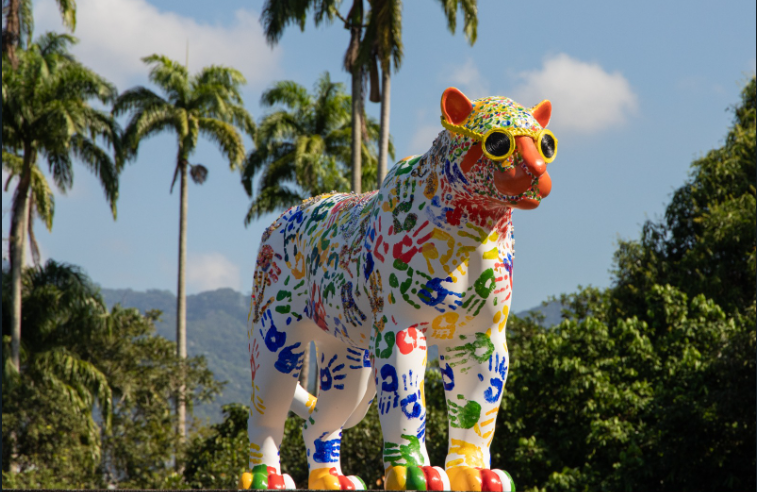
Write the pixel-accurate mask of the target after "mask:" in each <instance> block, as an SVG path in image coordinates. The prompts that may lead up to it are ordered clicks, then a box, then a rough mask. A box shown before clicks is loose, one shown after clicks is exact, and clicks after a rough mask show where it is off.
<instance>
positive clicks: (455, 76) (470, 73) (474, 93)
mask: <svg viewBox="0 0 757 492" xmlns="http://www.w3.org/2000/svg"><path fill="white" fill-rule="evenodd" d="M442 80H443V81H444V82H445V83H449V82H451V84H452V86H454V87H457V88H458V89H460V90H461V91H463V93H465V95H466V96H468V99H471V100H473V99H480V98H482V97H487V96H491V93H490V92H489V81H488V80H487V79H486V78H484V76H483V75H481V72H480V71H479V70H478V66H476V62H474V61H473V59H472V58H468V59H467V60H466V61H465V63H463V64H462V65H460V64H457V65H449V66H447V67H446V69H445V71H444V74H443V79H442Z"/></svg>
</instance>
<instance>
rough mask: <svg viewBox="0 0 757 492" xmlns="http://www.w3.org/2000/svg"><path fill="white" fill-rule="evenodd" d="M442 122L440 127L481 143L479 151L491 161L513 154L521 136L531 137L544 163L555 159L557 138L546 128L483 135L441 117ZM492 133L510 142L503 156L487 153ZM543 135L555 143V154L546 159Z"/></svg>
mask: <svg viewBox="0 0 757 492" xmlns="http://www.w3.org/2000/svg"><path fill="white" fill-rule="evenodd" d="M441 120H442V126H443V127H444V128H446V129H447V130H449V131H451V132H454V133H458V134H461V135H465V136H466V137H470V138H473V139H475V140H478V141H479V142H480V143H481V150H482V151H483V153H484V155H485V156H486V158H487V159H491V160H492V161H504V160H505V159H507V158H508V157H510V156H511V155H513V153H514V152H515V137H521V136H528V137H531V138H532V139H533V140H534V143H535V144H536V149H537V150H538V151H539V155H541V157H542V159H544V162H546V163H547V164H549V163H550V162H552V161H554V160H555V157H557V137H555V134H554V133H552V131H550V130H547V129H546V128H543V129H541V130H538V131H536V130H528V129H526V128H502V127H499V128H492V129H491V130H489V131H487V132H486V133H484V134H483V135H482V134H480V133H478V132H474V131H473V130H469V129H468V128H465V127H464V126H461V125H455V124H453V123H450V122H448V121H447V120H446V119H445V118H444V116H442V117H441ZM493 133H504V134H505V135H507V137H508V139H509V140H510V151H509V152H508V153H507V154H505V155H504V156H495V155H492V154H490V153H489V152H487V150H486V144H485V142H486V139H487V138H489V136H490V135H492V134H493ZM544 135H550V136H551V137H552V139H553V140H554V141H555V152H554V154H552V157H547V156H545V155H544V153H543V152H542V150H541V139H542V138H544Z"/></svg>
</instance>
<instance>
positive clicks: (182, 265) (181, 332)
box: [176, 157, 188, 466]
mask: <svg viewBox="0 0 757 492" xmlns="http://www.w3.org/2000/svg"><path fill="white" fill-rule="evenodd" d="M178 166H179V169H180V171H181V202H180V203H181V205H180V208H179V285H178V288H177V291H178V294H177V296H176V353H177V355H178V356H179V358H181V359H182V360H183V359H186V358H187V296H186V291H185V287H184V284H185V281H184V277H185V270H186V263H187V191H188V187H187V160H186V159H184V158H182V157H180V158H179V163H178ZM185 391H186V387H185V386H184V373H183V372H182V374H181V383H180V385H179V392H178V395H177V396H176V417H177V421H178V423H177V426H178V433H179V442H180V443H181V444H183V443H184V440H185V438H186V435H187V430H186V418H187V417H186V403H185V401H184V397H185V394H184V393H185ZM177 466H178V465H177Z"/></svg>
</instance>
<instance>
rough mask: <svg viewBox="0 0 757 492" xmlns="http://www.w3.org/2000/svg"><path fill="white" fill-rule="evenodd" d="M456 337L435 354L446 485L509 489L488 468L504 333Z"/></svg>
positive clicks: (503, 475) (503, 371) (503, 366)
mask: <svg viewBox="0 0 757 492" xmlns="http://www.w3.org/2000/svg"><path fill="white" fill-rule="evenodd" d="M492 332H494V333H492ZM460 338H461V339H462V340H461V342H462V343H461V344H460V345H457V346H451V345H450V346H446V347H444V348H443V350H442V349H441V348H440V356H439V365H440V367H441V369H442V375H443V382H444V390H445V395H446V397H447V413H448V417H449V448H448V454H447V459H446V460H445V464H444V467H445V469H446V471H447V475H448V476H449V479H450V484H451V487H452V489H451V490H475V491H496V492H507V491H514V490H515V484H514V483H513V480H512V478H511V477H510V475H509V474H508V473H507V472H505V471H503V470H497V469H495V470H492V469H490V468H491V457H490V454H489V446H490V445H491V442H492V439H493V438H494V427H495V423H496V419H497V411H498V410H499V404H500V401H501V400H502V393H503V391H504V388H505V381H506V379H507V371H508V364H509V357H508V353H507V344H506V343H505V337H504V332H497V331H495V330H489V331H488V332H486V333H475V334H474V335H473V336H467V337H460Z"/></svg>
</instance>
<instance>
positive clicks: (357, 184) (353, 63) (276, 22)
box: [260, 0, 367, 193]
mask: <svg viewBox="0 0 757 492" xmlns="http://www.w3.org/2000/svg"><path fill="white" fill-rule="evenodd" d="M340 3H341V0H267V2H266V4H265V5H264V7H263V13H262V14H261V16H260V17H261V23H262V24H263V28H264V30H265V35H266V39H267V40H268V43H269V44H271V45H275V44H276V43H278V41H279V39H281V36H282V35H283V34H284V28H285V27H286V26H287V25H288V24H291V23H297V24H298V25H299V27H300V29H301V30H305V21H306V19H307V13H308V11H309V10H310V9H313V11H314V13H315V15H314V18H315V25H316V26H318V25H320V24H321V23H322V22H323V21H324V20H326V21H327V22H332V21H333V20H334V17H339V18H340V19H341V20H342V22H344V28H345V29H347V30H349V31H350V42H349V45H348V46H347V51H346V52H345V55H344V68H345V70H346V71H348V72H350V73H351V74H352V111H351V114H352V137H351V138H352V140H351V156H350V158H351V161H350V162H351V164H352V165H351V168H352V191H354V192H355V193H360V192H361V191H362V182H361V176H362V174H363V172H362V155H363V153H362V140H364V139H365V138H366V137H367V135H365V133H366V125H365V114H364V113H365V110H364V104H363V88H362V83H363V65H362V64H360V63H358V53H359V48H360V41H361V37H362V32H363V27H364V26H363V16H364V8H363V0H353V1H352V7H351V8H350V11H349V13H348V14H347V17H346V18H344V17H342V16H341V15H340V14H339V11H338V10H337V7H338V6H339V4H340ZM361 137H362V138H361Z"/></svg>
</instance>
